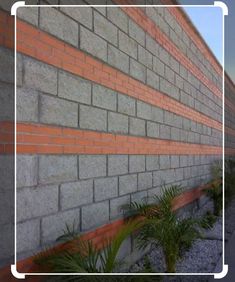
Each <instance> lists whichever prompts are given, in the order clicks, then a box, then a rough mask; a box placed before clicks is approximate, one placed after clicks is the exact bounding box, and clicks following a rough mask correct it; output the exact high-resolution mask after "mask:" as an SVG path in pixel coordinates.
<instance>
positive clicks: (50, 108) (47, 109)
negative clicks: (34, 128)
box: [39, 95, 78, 127]
mask: <svg viewBox="0 0 235 282" xmlns="http://www.w3.org/2000/svg"><path fill="white" fill-rule="evenodd" d="M39 113H40V117H39V119H40V122H43V123H48V124H58V125H64V126H71V127H77V126H78V105H77V104H75V103H73V102H69V101H65V100H62V99H58V98H54V97H50V96H46V95H40V98H39Z"/></svg>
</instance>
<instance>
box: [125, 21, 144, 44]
mask: <svg viewBox="0 0 235 282" xmlns="http://www.w3.org/2000/svg"><path fill="white" fill-rule="evenodd" d="M129 35H130V37H132V38H133V39H135V40H136V41H137V42H138V43H139V44H141V45H142V46H145V32H144V31H143V29H141V28H140V27H139V25H137V24H136V23H135V22H134V21H132V20H131V19H129Z"/></svg>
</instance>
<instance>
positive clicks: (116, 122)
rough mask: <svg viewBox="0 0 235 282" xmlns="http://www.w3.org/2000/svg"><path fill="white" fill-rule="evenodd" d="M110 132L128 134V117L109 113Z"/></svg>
mask: <svg viewBox="0 0 235 282" xmlns="http://www.w3.org/2000/svg"><path fill="white" fill-rule="evenodd" d="M108 131H110V132H118V133H128V117H127V116H125V115H122V114H117V113H112V112H109V113H108Z"/></svg>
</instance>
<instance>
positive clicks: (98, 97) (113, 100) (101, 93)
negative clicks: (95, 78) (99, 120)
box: [92, 85, 117, 111]
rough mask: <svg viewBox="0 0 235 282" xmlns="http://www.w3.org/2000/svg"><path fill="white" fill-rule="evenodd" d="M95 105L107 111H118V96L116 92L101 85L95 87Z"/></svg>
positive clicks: (93, 100)
mask: <svg viewBox="0 0 235 282" xmlns="http://www.w3.org/2000/svg"><path fill="white" fill-rule="evenodd" d="M92 95H93V99H92V102H93V105H94V106H97V107H100V108H104V109H107V110H113V111H116V109H117V94H116V92H115V91H113V90H111V89H108V88H106V87H103V86H101V85H94V86H93V94H92Z"/></svg>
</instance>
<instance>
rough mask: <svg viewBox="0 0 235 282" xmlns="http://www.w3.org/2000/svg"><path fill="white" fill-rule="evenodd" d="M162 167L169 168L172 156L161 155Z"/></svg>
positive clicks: (160, 162)
mask: <svg viewBox="0 0 235 282" xmlns="http://www.w3.org/2000/svg"><path fill="white" fill-rule="evenodd" d="M159 164H160V169H168V168H170V166H171V162H170V156H165V155H161V156H160V157H159Z"/></svg>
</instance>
